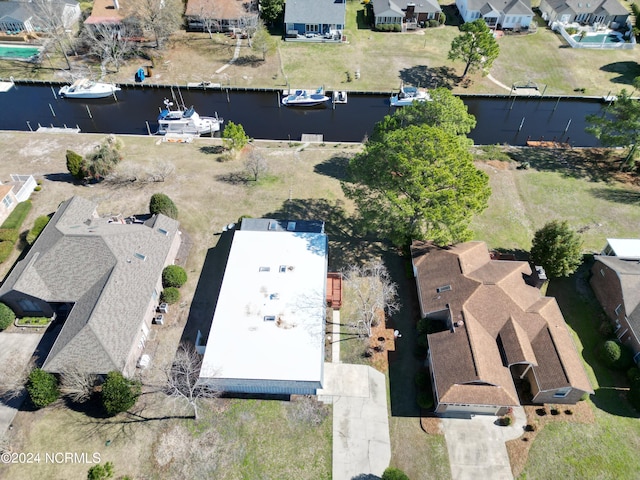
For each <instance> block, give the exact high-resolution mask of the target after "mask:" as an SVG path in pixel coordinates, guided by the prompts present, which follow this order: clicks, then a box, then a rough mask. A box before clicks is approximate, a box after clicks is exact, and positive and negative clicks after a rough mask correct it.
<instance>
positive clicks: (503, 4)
mask: <svg viewBox="0 0 640 480" xmlns="http://www.w3.org/2000/svg"><path fill="white" fill-rule="evenodd" d="M467 7H468V10H470V11H478V12H484V13H487V12H490V11H491V10H496V11H498V12H502V13H504V14H506V15H532V14H533V11H532V10H531V0H491V1H488V0H468V2H467Z"/></svg>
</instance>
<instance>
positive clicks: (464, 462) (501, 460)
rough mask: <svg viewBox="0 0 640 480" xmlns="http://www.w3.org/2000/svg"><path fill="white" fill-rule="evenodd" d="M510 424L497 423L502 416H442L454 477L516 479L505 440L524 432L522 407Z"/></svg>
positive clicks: (470, 479)
mask: <svg viewBox="0 0 640 480" xmlns="http://www.w3.org/2000/svg"><path fill="white" fill-rule="evenodd" d="M514 415H515V421H514V422H513V424H512V425H510V426H509V427H501V426H499V425H497V423H496V422H497V419H498V417H495V416H493V415H476V416H473V417H471V418H446V417H445V418H442V419H441V424H442V429H443V430H444V437H445V440H446V442H447V450H448V452H449V462H450V464H451V477H452V478H453V480H479V479H482V480H512V479H513V475H512V474H511V464H510V463H509V455H508V454H507V447H506V445H505V442H506V441H508V440H511V439H514V438H519V437H520V436H521V435H522V434H523V433H524V425H525V424H526V416H525V413H524V409H523V408H522V407H519V408H516V409H514Z"/></svg>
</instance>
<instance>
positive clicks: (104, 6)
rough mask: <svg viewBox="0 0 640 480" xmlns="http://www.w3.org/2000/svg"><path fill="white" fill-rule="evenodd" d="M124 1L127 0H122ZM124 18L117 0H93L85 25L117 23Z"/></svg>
mask: <svg viewBox="0 0 640 480" xmlns="http://www.w3.org/2000/svg"><path fill="white" fill-rule="evenodd" d="M122 2H123V3H126V2H127V0H122ZM124 18H125V14H124V13H123V11H122V7H121V5H120V1H119V0H93V6H92V8H91V14H90V15H89V16H88V17H87V19H86V20H85V21H84V24H85V25H117V24H119V23H121V22H122V21H123V20H124Z"/></svg>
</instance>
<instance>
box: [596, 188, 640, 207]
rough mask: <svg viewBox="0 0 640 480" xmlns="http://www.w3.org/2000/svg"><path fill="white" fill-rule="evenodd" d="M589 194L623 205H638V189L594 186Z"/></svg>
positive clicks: (639, 197)
mask: <svg viewBox="0 0 640 480" xmlns="http://www.w3.org/2000/svg"><path fill="white" fill-rule="evenodd" d="M591 194H592V195H593V196H594V197H596V198H601V199H603V200H608V201H610V202H616V203H622V204H624V205H640V191H639V190H631V189H625V188H601V187H599V188H594V189H592V190H591Z"/></svg>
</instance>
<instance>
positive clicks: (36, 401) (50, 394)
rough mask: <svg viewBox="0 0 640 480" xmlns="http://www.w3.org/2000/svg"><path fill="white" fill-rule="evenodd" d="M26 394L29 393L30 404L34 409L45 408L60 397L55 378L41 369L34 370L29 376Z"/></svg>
mask: <svg viewBox="0 0 640 480" xmlns="http://www.w3.org/2000/svg"><path fill="white" fill-rule="evenodd" d="M27 392H29V398H30V399H31V403H33V405H34V406H35V407H36V408H42V407H46V406H47V405H49V404H50V403H53V402H55V401H56V400H57V399H58V397H60V390H59V389H58V381H57V380H56V377H54V376H53V375H52V374H51V373H49V372H45V371H44V370H42V369H41V368H34V369H33V370H32V371H31V373H30V374H29V381H28V382H27Z"/></svg>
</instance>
